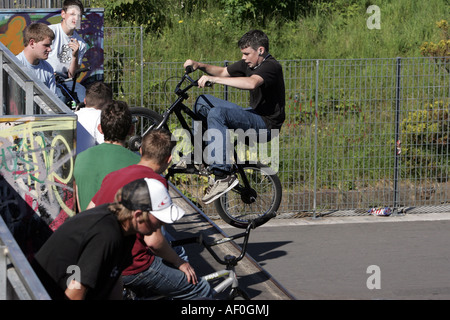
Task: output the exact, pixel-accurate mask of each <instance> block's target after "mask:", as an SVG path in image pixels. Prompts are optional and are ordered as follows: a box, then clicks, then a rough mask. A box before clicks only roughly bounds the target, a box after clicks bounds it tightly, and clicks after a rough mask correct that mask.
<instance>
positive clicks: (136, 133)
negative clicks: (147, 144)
mask: <svg viewBox="0 0 450 320" xmlns="http://www.w3.org/2000/svg"><path fill="white" fill-rule="evenodd" d="M130 111H131V115H132V117H133V118H134V119H133V122H134V128H133V133H132V134H131V137H130V138H129V139H128V143H127V148H128V149H130V150H132V151H138V150H139V148H137V145H136V144H135V143H136V141H137V142H139V143H140V142H141V141H142V135H143V134H144V132H145V131H146V130H147V129H148V128H149V127H151V126H156V125H158V124H159V123H160V122H161V121H162V120H163V117H162V116H161V115H160V114H159V113H157V112H155V111H153V110H150V109H147V108H144V107H131V108H130ZM165 128H166V129H167V130H168V128H167V127H165Z"/></svg>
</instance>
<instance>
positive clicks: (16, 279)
mask: <svg viewBox="0 0 450 320" xmlns="http://www.w3.org/2000/svg"><path fill="white" fill-rule="evenodd" d="M10 265H11V266H12V267H13V269H11V268H10V267H9V266H10ZM8 282H9V283H11V284H12V287H13V288H19V289H17V290H16V295H17V296H19V298H20V299H30V300H51V298H50V296H49V295H48V293H47V291H46V290H45V288H44V286H43V285H42V283H41V281H40V280H39V278H38V277H37V275H36V273H35V272H34V270H33V268H32V267H31V265H30V263H29V262H28V260H27V258H26V257H25V255H24V254H23V252H22V250H21V249H20V247H19V245H18V244H17V242H16V240H15V239H14V237H13V236H12V234H11V232H10V231H9V229H8V227H7V226H6V223H5V222H4V221H3V218H2V217H1V216H0V300H11V298H12V297H11V295H10V294H9V293H8V291H9V290H8V288H7V283H8ZM21 289H24V290H21ZM20 291H22V292H20ZM23 291H25V292H23Z"/></svg>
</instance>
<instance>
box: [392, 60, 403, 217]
mask: <svg viewBox="0 0 450 320" xmlns="http://www.w3.org/2000/svg"><path fill="white" fill-rule="evenodd" d="M401 59H402V58H400V57H397V59H396V69H397V71H396V85H395V141H394V152H395V158H394V205H393V208H392V211H393V212H392V214H393V215H399V213H398V171H399V168H398V166H399V157H400V154H399V152H398V149H397V144H398V143H399V142H400V140H399V139H400V102H401V71H402V70H401V66H402V61H401Z"/></svg>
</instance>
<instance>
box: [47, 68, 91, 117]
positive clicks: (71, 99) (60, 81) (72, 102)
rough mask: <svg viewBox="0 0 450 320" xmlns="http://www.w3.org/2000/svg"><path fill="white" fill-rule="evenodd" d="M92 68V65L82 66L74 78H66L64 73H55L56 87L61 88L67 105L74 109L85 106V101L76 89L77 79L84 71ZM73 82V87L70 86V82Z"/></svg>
mask: <svg viewBox="0 0 450 320" xmlns="http://www.w3.org/2000/svg"><path fill="white" fill-rule="evenodd" d="M89 70H91V68H90V67H86V68H80V69H78V70H77V71H75V74H74V76H73V77H72V78H67V79H66V78H64V77H63V76H62V75H60V74H57V73H55V80H56V87H58V88H59V89H60V90H61V93H62V94H63V96H64V98H65V99H66V102H65V103H66V105H67V106H68V107H69V108H70V109H71V110H72V111H77V110H79V109H80V108H82V107H83V104H84V102H83V101H80V99H78V95H77V92H76V91H75V85H76V83H77V79H78V77H79V76H80V74H82V73H83V72H86V71H89ZM70 82H71V83H72V84H71V88H69V87H68V83H70Z"/></svg>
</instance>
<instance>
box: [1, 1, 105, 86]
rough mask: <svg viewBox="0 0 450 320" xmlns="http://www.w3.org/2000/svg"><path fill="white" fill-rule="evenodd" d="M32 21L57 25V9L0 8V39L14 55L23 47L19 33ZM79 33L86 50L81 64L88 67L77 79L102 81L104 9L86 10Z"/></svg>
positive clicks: (58, 15) (83, 81)
mask: <svg viewBox="0 0 450 320" xmlns="http://www.w3.org/2000/svg"><path fill="white" fill-rule="evenodd" d="M32 22H43V23H46V24H49V25H50V24H56V23H59V22H61V10H59V9H0V41H1V42H2V43H3V44H4V45H5V46H6V47H8V49H9V50H11V52H12V53H13V54H15V55H17V54H19V53H20V52H21V51H22V50H23V35H22V32H23V30H24V29H25V28H26V26H27V25H29V24H30V23H32ZM78 33H79V34H80V35H81V37H82V38H83V39H84V41H86V43H87V47H88V50H87V52H86V54H85V56H84V58H83V62H82V67H88V66H89V67H90V68H91V70H90V71H88V72H87V73H85V74H83V75H82V76H81V77H80V78H79V79H78V81H79V82H81V83H82V84H83V85H85V86H86V85H88V84H89V83H92V82H94V81H96V80H103V9H86V14H85V16H84V17H83V20H82V23H81V28H80V29H79V30H78Z"/></svg>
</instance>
